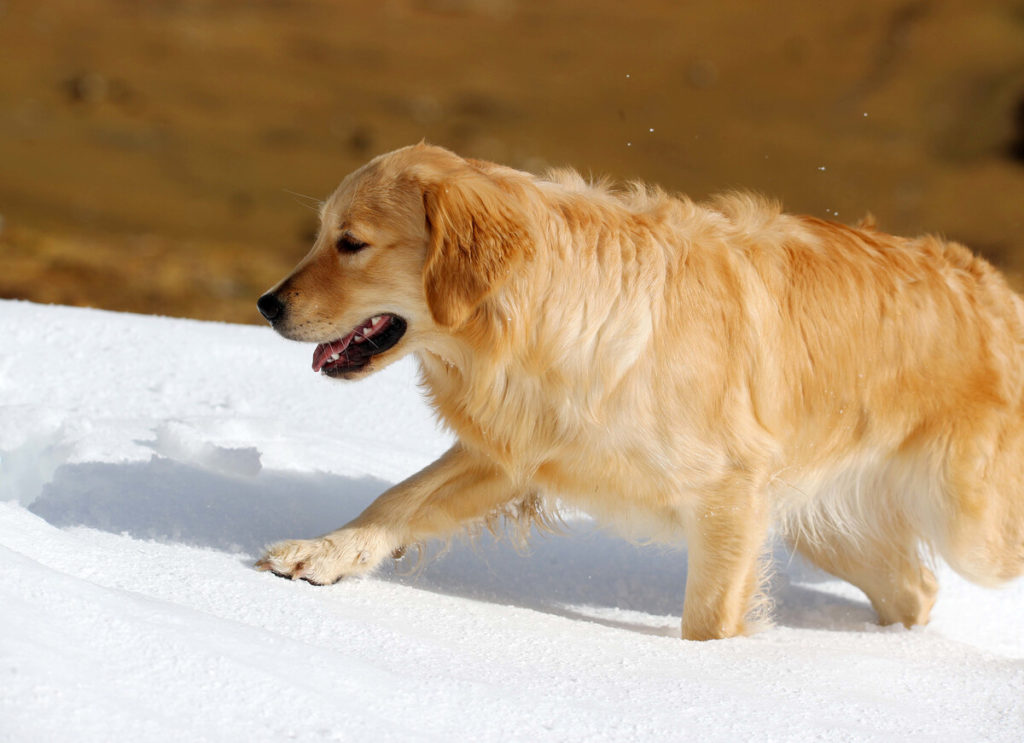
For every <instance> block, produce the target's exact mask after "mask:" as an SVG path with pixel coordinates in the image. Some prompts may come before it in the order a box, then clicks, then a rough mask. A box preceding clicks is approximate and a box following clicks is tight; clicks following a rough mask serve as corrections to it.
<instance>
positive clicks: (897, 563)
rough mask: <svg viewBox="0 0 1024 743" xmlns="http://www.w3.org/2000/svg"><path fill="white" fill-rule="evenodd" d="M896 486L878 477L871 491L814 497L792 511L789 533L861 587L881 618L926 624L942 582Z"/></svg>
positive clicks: (810, 554) (826, 566)
mask: <svg viewBox="0 0 1024 743" xmlns="http://www.w3.org/2000/svg"><path fill="white" fill-rule="evenodd" d="M893 489H894V487H893V483H886V482H884V481H878V482H874V483H872V484H871V485H870V486H869V488H868V492H867V493H866V494H861V493H857V492H847V493H844V494H834V495H833V496H831V498H830V499H825V500H821V501H818V502H812V504H809V505H807V506H805V507H804V509H803V510H801V511H798V512H797V513H793V514H790V515H788V518H787V519H786V521H785V531H786V536H787V538H788V541H790V544H791V545H792V547H794V548H795V549H796V550H797V551H798V552H799V553H800V554H801V555H803V556H804V557H805V558H807V559H808V560H810V561H811V562H812V563H814V564H815V565H817V566H818V567H819V568H821V569H822V570H825V571H826V572H829V573H831V574H833V575H835V576H837V577H839V578H842V579H843V580H846V581H848V582H850V583H853V584H854V585H856V586H857V587H858V588H860V589H861V591H862V592H864V594H865V595H866V596H867V598H868V599H869V600H870V602H871V606H872V607H874V611H876V612H877V613H878V615H879V621H880V622H881V623H882V624H896V623H901V624H903V625H905V626H911V625H913V624H927V623H928V619H929V615H930V613H931V610H932V606H933V605H934V604H935V596H936V593H937V591H938V584H937V582H936V580H935V575H934V574H933V573H932V571H931V570H929V569H928V568H927V567H926V566H925V565H924V563H923V562H922V558H921V553H920V544H921V538H920V536H919V534H918V532H916V531H915V530H914V529H913V528H912V527H911V525H910V522H909V519H908V518H907V516H906V515H905V514H904V513H903V511H902V507H901V506H900V504H899V501H898V499H897V498H895V497H892V496H891V493H892V492H893ZM858 495H859V496H858Z"/></svg>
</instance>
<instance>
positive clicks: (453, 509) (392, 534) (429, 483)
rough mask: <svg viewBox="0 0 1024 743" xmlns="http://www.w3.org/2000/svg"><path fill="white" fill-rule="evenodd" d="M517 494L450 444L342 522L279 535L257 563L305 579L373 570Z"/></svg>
mask: <svg viewBox="0 0 1024 743" xmlns="http://www.w3.org/2000/svg"><path fill="white" fill-rule="evenodd" d="M523 495H524V493H523V492H522V491H521V490H518V489H516V488H515V487H514V485H513V483H512V481H511V480H510V479H509V478H508V477H507V476H506V475H505V474H504V473H503V472H501V471H500V470H499V469H498V468H497V467H495V466H494V465H493V464H491V463H490V462H489V461H487V460H486V459H485V458H483V457H481V456H479V455H475V454H471V453H470V452H468V451H466V450H465V449H464V448H462V446H461V445H459V444H456V445H455V446H454V447H452V448H451V449H449V450H448V452H447V453H445V455H444V456H442V457H441V458H440V459H438V460H437V461H436V462H434V463H433V464H431V465H430V466H428V467H426V468H425V469H423V470H421V471H420V472H418V473H416V474H415V475H413V476H412V477H410V478H409V479H408V480H405V481H404V482H401V483H399V484H398V485H395V486H394V487H393V488H391V489H390V490H388V491H386V492H385V493H383V494H382V495H381V496H380V497H379V498H377V500H375V501H374V502H373V503H371V504H370V506H369V507H368V508H367V509H366V510H365V511H363V513H362V514H360V515H359V516H358V517H357V518H356V519H354V520H353V521H352V522H350V523H349V524H347V525H345V526H343V527H342V528H341V529H338V530H337V531H332V532H331V533H330V534H325V535H324V536H322V537H319V538H318V539H299V540H292V541H287V542H278V543H277V544H274V545H272V546H271V547H269V548H268V549H267V552H266V554H265V555H264V556H263V557H262V558H261V559H260V561H259V562H257V563H256V567H257V568H259V569H260V570H270V571H272V572H274V573H277V574H278V575H281V576H284V577H288V578H292V579H299V578H302V579H304V580H306V581H309V582H310V583H316V584H327V583H334V582H335V581H337V580H339V579H341V578H344V577H345V576H347V575H358V574H360V573H366V572H369V571H370V570H373V568H375V567H376V566H377V565H378V564H379V563H380V562H381V561H382V560H383V559H384V558H386V557H388V556H389V555H391V554H392V553H393V552H394V551H395V550H397V549H400V548H402V547H404V546H405V545H407V544H414V543H418V542H422V541H425V540H428V539H431V538H434V537H446V536H449V535H451V534H453V533H455V532H457V531H459V530H460V529H462V528H464V527H465V526H466V525H468V524H470V523H473V522H475V521H479V520H481V519H483V518H485V517H486V516H488V515H489V514H491V513H493V512H494V511H495V510H497V509H500V508H501V507H502V506H504V505H506V504H508V503H510V502H512V501H514V500H516V499H517V498H518V497H522V496H523Z"/></svg>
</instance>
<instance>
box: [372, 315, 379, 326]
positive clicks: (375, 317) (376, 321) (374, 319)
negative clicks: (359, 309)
mask: <svg viewBox="0 0 1024 743" xmlns="http://www.w3.org/2000/svg"><path fill="white" fill-rule="evenodd" d="M379 322H380V315H374V316H373V317H371V318H370V325H376V324H377V323H379Z"/></svg>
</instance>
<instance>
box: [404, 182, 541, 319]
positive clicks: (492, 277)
mask: <svg viewBox="0 0 1024 743" xmlns="http://www.w3.org/2000/svg"><path fill="white" fill-rule="evenodd" d="M423 206H424V209H425V210H426V215H427V229H428V230H429V232H430V244H429V246H428V248H427V258H426V263H425V264H424V267H423V284H424V288H425V290H426V295H427V305H428V306H429V307H430V313H431V315H433V317H434V320H435V321H436V322H437V323H438V324H440V325H443V326H445V327H449V328H457V327H459V326H461V325H462V324H463V323H465V322H466V320H467V319H469V317H470V315H471V314H472V313H473V311H474V310H475V309H476V308H477V307H479V306H480V304H481V303H482V302H483V301H484V300H485V299H487V297H488V296H490V294H491V293H492V292H494V291H495V290H497V289H498V288H500V287H501V285H502V284H503V283H504V282H505V280H506V279H507V278H508V277H509V276H510V275H511V274H512V272H513V271H515V270H516V268H517V267H518V266H520V265H522V263H523V262H524V261H525V260H526V259H527V258H529V256H530V255H531V254H532V252H533V241H532V239H531V238H530V235H529V229H528V221H527V220H528V217H527V215H526V211H525V208H524V204H523V196H522V194H521V191H520V190H518V188H517V187H513V186H511V185H509V184H502V183H499V182H498V181H497V180H495V179H494V178H493V177H491V176H490V175H488V174H486V173H483V172H481V171H478V170H476V169H475V168H467V169H466V170H465V171H464V172H460V173H458V174H455V175H454V176H452V175H449V176H448V177H446V178H444V179H442V180H440V181H438V182H435V183H432V184H429V185H426V186H425V187H424V189H423Z"/></svg>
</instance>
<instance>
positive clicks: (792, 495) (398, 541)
mask: <svg viewBox="0 0 1024 743" xmlns="http://www.w3.org/2000/svg"><path fill="white" fill-rule="evenodd" d="M322 221H323V224H322V229H321V233H320V236H319V238H318V240H317V242H316V245H315V246H314V247H313V249H312V251H311V252H310V254H309V255H308V256H307V257H306V258H305V260H304V261H303V262H302V263H300V265H299V266H298V267H297V268H296V269H295V271H294V272H293V273H292V274H291V275H290V276H289V277H288V278H287V279H285V280H284V281H283V282H282V283H281V284H280V285H278V287H276V288H275V290H274V292H273V294H274V296H275V297H279V298H280V299H281V301H282V303H283V305H284V306H285V308H286V311H285V313H284V314H283V315H282V316H281V317H279V318H276V319H275V327H276V328H277V329H278V330H279V331H280V332H281V333H282V334H284V335H286V336H287V337H290V338H294V339H297V340H304V341H313V342H326V341H329V340H330V339H332V338H335V337H337V336H339V334H344V333H346V332H347V331H348V329H350V328H353V327H356V326H357V325H358V323H360V322H361V321H362V320H363V319H364V318H366V317H368V316H371V315H374V314H375V313H381V312H390V313H395V314H396V315H399V316H401V317H403V318H404V319H405V320H406V321H407V322H408V330H407V332H406V334H405V336H404V337H403V338H402V339H401V341H400V342H399V343H398V344H397V345H396V346H395V347H394V348H391V349H390V350H388V351H386V352H384V353H381V354H380V355H379V356H375V357H373V359H372V361H371V362H370V363H369V365H368V366H367V367H366V368H365V369H362V370H358V371H355V372H353V373H351V374H347V375H346V376H348V377H358V376H361V375H363V374H367V373H370V372H372V371H373V370H375V369H379V368H381V367H383V366H385V365H386V364H388V363H390V362H391V361H393V360H394V359H396V358H398V357H400V356H402V355H404V354H408V353H413V354H415V355H416V357H417V358H418V360H419V363H420V365H421V369H422V378H423V384H424V385H425V388H426V389H427V391H428V392H429V394H430V397H431V399H432V401H433V403H434V405H435V406H436V408H437V411H438V412H439V414H440V415H441V417H442V419H443V420H444V421H445V423H446V424H447V425H448V426H450V427H451V430H452V431H454V433H455V434H456V435H457V437H458V443H456V444H455V446H454V447H453V448H452V449H451V450H450V451H449V452H448V453H446V454H445V455H444V456H443V457H441V459H439V460H438V461H437V462H435V463H434V464H432V465H430V466H429V467H427V468H426V469H425V470H423V471H422V472H420V473H418V474H416V475H414V476H412V477H411V478H409V479H408V480H406V481H405V482H402V483H400V484H399V485H396V486H395V487H393V488H392V489H390V490H389V491H387V492H386V493H384V494H383V495H381V496H380V497H379V498H378V499H377V500H376V501H375V502H374V503H373V504H371V505H370V506H369V507H368V508H367V509H366V511H365V512H364V513H363V514H362V515H360V516H359V517H358V518H357V519H355V520H354V521H353V522H352V523H350V524H348V525H347V526H345V527H344V528H341V529H339V530H337V531H334V532H331V533H330V534H327V535H325V536H323V537H321V538H319V539H312V540H299V541H289V542H282V543H280V544H276V545H273V546H272V547H270V548H269V550H268V552H267V554H266V555H265V556H264V557H263V559H262V560H261V561H260V562H259V563H258V565H259V567H261V568H264V569H269V570H272V571H274V572H276V573H279V574H281V575H285V576H290V577H292V578H304V579H307V580H310V581H312V582H316V583H331V582H333V581H335V580H337V579H339V578H341V577H343V576H346V575H352V574H357V573H363V572H366V571H368V570H371V569H372V568H373V567H374V566H376V565H377V564H378V563H380V562H381V561H382V560H383V559H385V558H386V557H388V556H389V555H391V554H392V553H393V552H394V551H395V550H397V549H400V548H402V547H404V546H405V545H408V544H415V543H419V542H422V541H423V540H428V539H432V538H437V537H441V538H444V537H447V536H450V535H451V534H453V533H457V532H459V531H461V530H462V529H464V528H465V527H467V526H470V525H473V524H479V523H481V522H482V521H485V520H487V519H488V518H489V517H492V516H493V515H494V514H495V513H502V512H512V513H514V514H515V515H516V516H517V517H519V518H529V517H530V516H532V515H537V514H538V513H540V512H542V507H541V504H542V503H543V502H544V501H543V499H544V498H549V499H553V498H557V499H559V500H560V501H561V502H563V503H565V504H568V505H571V506H574V507H579V508H581V509H583V510H585V511H587V512H589V513H592V514H594V515H595V516H596V517H597V518H599V519H600V520H602V521H603V522H604V523H607V524H610V525H612V526H614V527H616V528H618V529H620V530H622V531H623V532H624V533H626V534H627V535H629V536H634V537H651V538H654V539H659V540H673V541H678V540H680V539H685V540H686V541H687V542H688V545H689V568H688V574H687V582H686V595H685V608H684V612H683V623H682V633H683V636H684V637H686V638H690V639H707V638H719V637H730V636H733V635H737V634H740V633H743V632H744V631H747V630H748V629H749V627H748V618H749V614H750V612H751V610H752V609H754V608H755V604H756V596H757V595H758V589H759V582H760V581H761V576H762V573H763V570H762V566H761V561H762V559H763V554H762V553H763V551H764V547H765V542H766V539H767V536H768V534H769V531H770V530H771V528H772V527H773V525H774V527H775V528H776V529H778V530H780V531H781V532H782V533H783V534H785V536H786V537H787V538H788V539H789V540H790V542H791V543H792V544H793V545H794V546H795V547H796V548H797V549H798V550H799V551H800V552H801V553H802V554H804V555H805V556H807V557H808V558H809V559H810V560H812V561H813V562H815V563H816V564H817V565H819V566H821V567H822V568H824V569H825V570H828V571H829V572H831V573H833V574H835V575H837V576H839V577H841V578H843V579H846V580H849V581H850V582H852V583H853V584H855V585H856V586H858V587H859V588H861V589H862V590H863V591H864V592H865V593H866V594H867V596H868V597H869V598H870V600H871V602H872V604H873V605H874V607H875V609H876V610H877V612H878V615H879V617H880V619H881V621H882V622H884V623H894V622H902V623H903V624H906V625H908V626H909V625H913V624H923V623H925V622H927V621H928V615H929V612H930V609H931V606H932V604H933V602H934V599H935V593H936V583H935V579H934V576H933V575H932V573H931V571H930V570H929V569H928V568H927V567H926V566H925V565H924V563H923V560H922V551H930V550H934V551H936V552H937V553H939V554H940V555H941V556H942V557H944V558H945V559H946V560H947V561H948V562H949V563H950V564H951V565H952V566H953V567H954V568H955V569H956V570H957V571H959V572H960V573H962V574H963V575H965V576H967V577H968V578H970V579H972V580H974V581H978V582H981V583H985V584H996V583H999V582H1001V581H1006V580H1008V579H1011V578H1013V577H1015V576H1017V575H1019V574H1021V572H1022V571H1024V409H1022V406H1024V304H1022V302H1021V300H1020V299H1019V298H1018V297H1017V296H1016V295H1015V294H1014V293H1013V292H1011V291H1010V289H1008V288H1007V286H1006V284H1005V282H1004V280H1003V279H1002V278H1001V277H1000V275H999V274H998V273H997V272H996V271H995V270H994V269H993V268H992V267H991V266H990V265H989V264H988V263H986V262H985V261H984V260H982V259H980V258H977V257H974V256H973V255H972V254H971V253H970V252H968V251H967V250H966V249H965V248H963V247H962V246H960V245H957V244H955V243H950V242H945V241H942V240H940V239H937V238H934V237H921V238H915V239H905V238H899V237H893V236H891V235H887V234H884V233H882V232H879V231H877V230H876V229H875V228H874V225H873V224H872V223H865V224H862V225H861V226H860V227H858V228H854V227H847V226H844V225H841V224H837V223H834V222H826V221H823V220H819V219H815V218H812V217H803V216H791V215H787V214H783V213H781V211H780V210H779V208H778V207H777V206H776V205H775V204H772V203H770V202H767V201H764V200H762V199H759V198H756V197H753V196H749V195H742V194H730V195H726V196H722V197H720V198H718V199H716V200H714V201H712V202H710V203H707V204H698V203H695V202H692V201H690V200H688V199H686V198H683V197H674V196H669V195H666V194H665V193H664V192H662V191H660V190H659V189H656V188H650V187H646V186H643V185H633V186H631V187H630V188H628V189H625V190H621V191H616V190H613V189H612V188H609V187H608V186H606V185H604V184H596V185H595V184H590V183H587V182H585V181H584V180H583V179H582V178H580V177H579V176H578V175H576V174H575V173H573V172H569V171H556V172H553V173H549V174H547V175H546V176H544V177H538V176H534V175H531V174H528V173H523V172H519V171H515V170H512V169H509V168H505V167H502V166H498V165H494V164H491V163H485V162H480V161H474V160H464V159H462V158H460V157H458V156H456V155H454V154H453V153H451V152H448V151H446V150H443V149H440V148H437V147H432V146H428V145H424V144H421V145H417V146H413V147H408V148H405V149H401V150H397V151H395V152H392V153H389V154H387V155H383V156H381V157H378V158H377V159H375V160H373V161H372V162H370V163H369V164H368V165H366V166H364V167H363V168H362V169H360V170H358V171H356V172H355V173H353V174H352V175H350V176H348V177H347V178H346V179H345V180H344V181H343V182H342V184H341V186H340V187H339V188H338V190H337V191H336V192H335V193H334V194H333V195H332V196H331V197H330V199H329V200H328V201H327V202H326V204H325V205H324V208H323V213H322ZM343 231H347V232H348V233H350V234H354V235H355V236H356V237H358V239H359V240H360V241H361V242H364V243H366V244H368V247H366V248H365V249H363V250H361V251H359V252H357V253H354V254H339V252H338V250H337V248H336V246H335V243H336V241H337V239H338V235H339V233H341V232H343ZM261 301H262V300H261ZM549 503H550V501H549Z"/></svg>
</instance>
